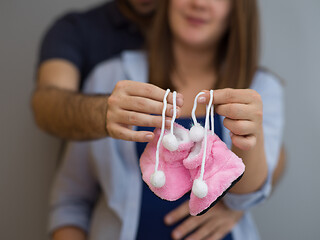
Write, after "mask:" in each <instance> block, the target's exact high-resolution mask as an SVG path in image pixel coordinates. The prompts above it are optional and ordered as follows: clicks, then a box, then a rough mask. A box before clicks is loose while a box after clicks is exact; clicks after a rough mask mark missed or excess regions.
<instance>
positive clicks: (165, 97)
mask: <svg viewBox="0 0 320 240" xmlns="http://www.w3.org/2000/svg"><path fill="white" fill-rule="evenodd" d="M169 93H170V89H167V91H166V93H165V95H164V97H163V109H162V125H161V133H160V137H159V139H158V143H157V151H156V165H155V167H154V171H155V172H157V171H158V165H159V149H160V144H161V141H162V138H163V133H164V128H165V119H166V110H167V97H168V94H169Z"/></svg>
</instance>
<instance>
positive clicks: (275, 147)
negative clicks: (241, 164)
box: [223, 72, 284, 210]
mask: <svg viewBox="0 0 320 240" xmlns="http://www.w3.org/2000/svg"><path fill="white" fill-rule="evenodd" d="M251 88H252V89H254V90H256V91H257V92H258V93H259V94H260V96H261V99H262V102H263V131H264V146H265V153H266V159H267V164H268V177H267V179H266V181H265V182H264V184H263V185H262V186H261V188H260V189H259V190H258V191H256V192H252V193H248V194H234V193H230V192H229V193H227V194H226V195H225V197H224V198H223V200H224V203H225V204H226V205H227V206H228V207H229V208H231V209H235V210H249V209H250V208H252V207H253V206H256V205H258V204H260V203H262V202H264V201H265V200H266V199H267V198H268V197H269V196H270V193H271V190H272V176H273V173H274V170H275V168H276V167H277V164H278V159H279V153H280V149H281V146H282V141H283V127H284V91H283V86H282V84H281V82H280V80H279V79H277V78H276V77H274V76H273V75H271V74H269V73H265V72H260V73H259V75H258V76H257V78H256V79H255V81H254V82H253V84H252V86H251Z"/></svg>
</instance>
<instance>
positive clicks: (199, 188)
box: [192, 179, 208, 198]
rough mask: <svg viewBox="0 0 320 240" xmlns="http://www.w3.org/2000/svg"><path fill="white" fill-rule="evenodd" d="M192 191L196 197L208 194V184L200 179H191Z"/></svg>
mask: <svg viewBox="0 0 320 240" xmlns="http://www.w3.org/2000/svg"><path fill="white" fill-rule="evenodd" d="M192 192H193V194H194V195H196V196H197V197H198V198H204V197H205V196H207V194H208V185H207V184H206V183H205V182H204V181H203V180H200V179H196V180H194V181H193V186H192Z"/></svg>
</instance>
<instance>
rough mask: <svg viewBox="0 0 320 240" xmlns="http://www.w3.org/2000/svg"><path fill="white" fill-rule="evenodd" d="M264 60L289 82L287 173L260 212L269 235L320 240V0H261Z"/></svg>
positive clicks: (260, 224) (258, 218)
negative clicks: (319, 201)
mask: <svg viewBox="0 0 320 240" xmlns="http://www.w3.org/2000/svg"><path fill="white" fill-rule="evenodd" d="M259 2H260V9H261V14H262V36H263V37H262V39H263V54H262V59H261V60H262V64H264V65H266V66H268V67H270V68H271V69H272V70H275V71H276V72H277V73H279V74H280V75H281V76H282V77H283V78H285V80H286V84H287V85H286V88H285V90H286V129H285V143H286V147H287V151H288V166H287V173H286V175H285V177H284V179H283V181H281V183H280V184H279V186H278V189H276V191H275V193H274V195H273V196H272V197H271V198H270V200H269V201H267V202H266V203H265V204H263V205H262V206H261V207H259V208H256V209H254V215H255V217H256V221H257V224H258V227H259V229H260V233H261V235H262V237H263V239H265V240H268V239H276V240H278V239H279V240H280V239H281V240H282V239H284V240H287V239H297V240H298V239H320V227H319V215H320V207H319V204H318V200H319V198H320V187H319V183H320V174H319V169H320V157H319V155H318V154H319V149H320V141H319V136H320V125H319V122H320V106H319V104H320V94H319V89H320V46H319V43H320V26H319V25H320V14H319V13H320V1H318V0H305V1H298V0H291V1H276V0H260V1H259Z"/></svg>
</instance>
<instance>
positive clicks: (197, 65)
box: [173, 41, 215, 79]
mask: <svg viewBox="0 0 320 240" xmlns="http://www.w3.org/2000/svg"><path fill="white" fill-rule="evenodd" d="M173 53H174V61H175V72H176V73H177V74H178V75H183V76H184V77H186V76H188V79H199V77H201V76H204V75H208V74H210V75H212V74H213V73H214V72H215V70H214V61H215V58H214V55H215V54H214V51H213V48H210V49H209V50H208V49H195V48H192V47H190V46H187V45H185V44H182V43H181V42H178V41H173Z"/></svg>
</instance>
